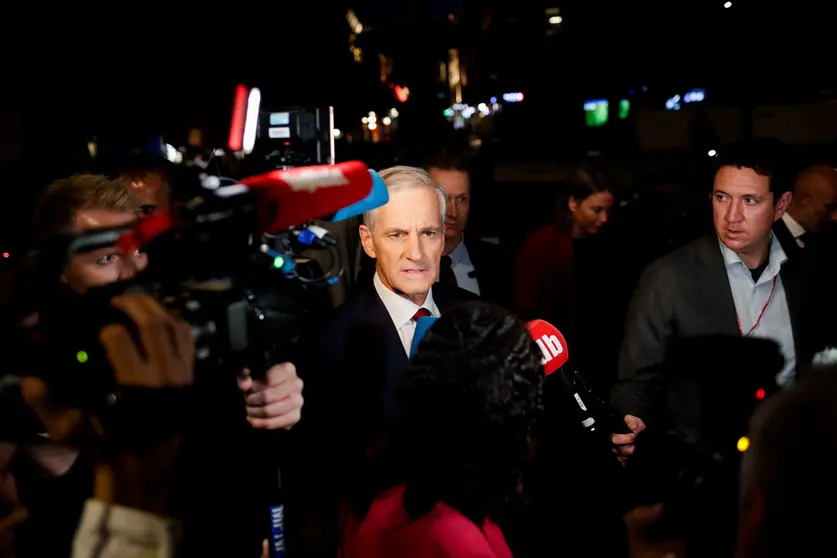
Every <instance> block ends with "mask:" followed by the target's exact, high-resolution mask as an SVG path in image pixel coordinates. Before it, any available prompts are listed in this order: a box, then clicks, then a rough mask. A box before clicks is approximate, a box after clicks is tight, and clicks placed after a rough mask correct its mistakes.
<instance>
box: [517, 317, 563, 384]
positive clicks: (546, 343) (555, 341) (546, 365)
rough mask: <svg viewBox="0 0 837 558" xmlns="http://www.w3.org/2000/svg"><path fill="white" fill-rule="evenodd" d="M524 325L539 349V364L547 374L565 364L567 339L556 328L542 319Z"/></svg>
mask: <svg viewBox="0 0 837 558" xmlns="http://www.w3.org/2000/svg"><path fill="white" fill-rule="evenodd" d="M526 327H527V328H528V329H529V334H530V335H531V336H532V339H534V340H535V343H537V344H538V347H539V348H540V350H541V354H542V355H543V359H541V364H543V369H544V372H546V375H547V376H549V375H550V374H552V373H553V372H555V371H556V370H559V369H560V368H561V367H562V366H564V365H565V364H567V360H568V359H569V358H570V353H569V351H568V350H567V341H566V340H565V339H564V336H563V335H561V332H560V331H558V328H556V327H555V326H554V325H552V324H551V323H549V322H545V321H543V320H532V321H531V322H529V323H528V324H526Z"/></svg>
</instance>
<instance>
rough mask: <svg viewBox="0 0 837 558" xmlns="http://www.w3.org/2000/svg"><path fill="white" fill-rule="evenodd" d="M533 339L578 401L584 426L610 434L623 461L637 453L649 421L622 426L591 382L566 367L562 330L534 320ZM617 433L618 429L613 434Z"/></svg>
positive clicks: (629, 420)
mask: <svg viewBox="0 0 837 558" xmlns="http://www.w3.org/2000/svg"><path fill="white" fill-rule="evenodd" d="M526 327H527V328H529V333H531V335H532V338H533V339H534V340H535V343H537V345H538V347H540V349H541V353H542V354H543V360H542V363H543V367H544V372H545V373H546V375H547V376H549V375H551V374H553V373H554V372H559V375H560V376H561V379H562V380H563V382H564V385H565V386H566V387H567V389H568V390H569V392H570V393H571V394H572V397H573V399H574V400H575V404H576V410H577V411H578V412H577V413H576V414H577V416H578V419H579V422H580V423H581V426H582V427H583V428H584V429H585V430H587V431H589V432H595V433H597V434H599V435H601V434H605V435H608V436H610V441H611V443H612V444H613V445H614V446H617V447H615V448H614V451H615V452H616V454H617V457H618V458H619V461H620V462H622V463H624V460H625V459H626V457H627V456H628V455H630V454H632V453H633V452H634V445H633V443H634V440H635V439H636V436H637V434H639V433H640V432H642V431H643V430H645V423H643V422H642V420H641V419H639V418H637V417H634V416H628V417H625V425H626V426H627V428H625V427H621V428H620V425H621V419H619V418H617V417H615V416H614V415H613V413H612V412H611V411H610V409H609V407H608V406H607V404H606V403H605V402H604V401H603V400H601V399H600V398H599V397H598V396H597V395H596V393H595V392H594V390H593V389H592V388H591V387H590V386H589V385H588V384H587V382H586V380H585V379H584V377H583V376H582V375H581V374H579V373H578V371H577V370H574V369H572V368H565V365H566V364H567V361H568V360H569V351H568V349H567V342H566V340H565V339H564V336H563V335H561V332H560V331H558V329H557V328H556V327H555V326H553V325H552V324H550V323H548V322H545V321H543V320H533V321H531V322H529V323H528V324H526ZM613 432H617V433H616V434H613Z"/></svg>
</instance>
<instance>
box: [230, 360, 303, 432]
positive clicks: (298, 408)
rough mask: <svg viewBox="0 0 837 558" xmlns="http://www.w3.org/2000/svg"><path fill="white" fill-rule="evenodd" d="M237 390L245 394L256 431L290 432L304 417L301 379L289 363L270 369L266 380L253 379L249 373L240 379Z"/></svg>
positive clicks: (250, 421)
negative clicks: (258, 429)
mask: <svg viewBox="0 0 837 558" xmlns="http://www.w3.org/2000/svg"><path fill="white" fill-rule="evenodd" d="M238 388H239V389H240V390H241V391H243V392H244V393H245V396H244V404H245V405H246V410H247V421H248V422H249V423H250V424H251V425H252V426H253V427H254V428H264V429H266V430H277V429H279V428H284V429H286V430H287V429H290V428H291V427H292V426H293V425H295V424H296V423H298V422H299V419H300V418H301V416H302V404H303V403H304V400H303V398H302V380H301V379H300V378H299V376H297V374H296V367H295V366H294V365H293V364H291V363H290V362H283V363H282V364H276V365H274V366H271V367H270V368H269V369H268V371H267V373H266V374H265V379H264V381H259V380H254V379H253V378H252V377H250V371H249V370H244V372H243V373H242V374H241V376H239V377H238Z"/></svg>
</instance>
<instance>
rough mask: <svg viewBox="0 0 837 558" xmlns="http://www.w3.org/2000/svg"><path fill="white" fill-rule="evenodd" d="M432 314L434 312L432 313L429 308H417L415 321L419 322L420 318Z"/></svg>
mask: <svg viewBox="0 0 837 558" xmlns="http://www.w3.org/2000/svg"><path fill="white" fill-rule="evenodd" d="M432 315H433V314H431V313H430V310H428V309H427V308H419V309H418V310H416V313H415V315H414V316H413V321H414V322H417V321H418V319H419V318H426V317H428V316H432Z"/></svg>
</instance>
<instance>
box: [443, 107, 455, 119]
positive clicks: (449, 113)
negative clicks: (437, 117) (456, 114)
mask: <svg viewBox="0 0 837 558" xmlns="http://www.w3.org/2000/svg"><path fill="white" fill-rule="evenodd" d="M445 116H447V117H448V118H450V117H451V116H453V109H449V108H446V109H445Z"/></svg>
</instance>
